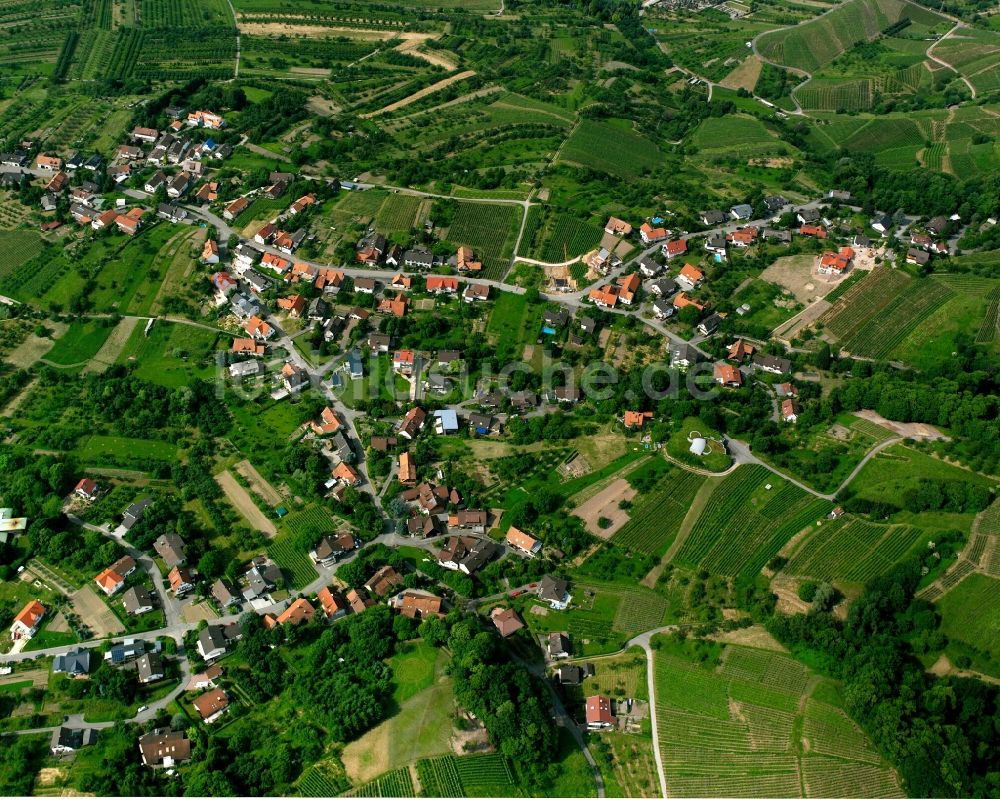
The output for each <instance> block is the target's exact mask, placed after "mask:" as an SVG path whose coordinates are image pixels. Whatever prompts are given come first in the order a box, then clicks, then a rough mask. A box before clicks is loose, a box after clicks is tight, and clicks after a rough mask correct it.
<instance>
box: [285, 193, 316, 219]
mask: <svg viewBox="0 0 1000 799" xmlns="http://www.w3.org/2000/svg"><path fill="white" fill-rule="evenodd" d="M315 203H316V195H315V194H303V195H302V196H301V197H299V199H297V200H296V201H295V202H293V203H292V204H291V205H290V206H288V213H290V214H291V215H292V216H295V215H296V214H301V213H302V212H303V211H305V210H306V208H308V207H309V206H310V205H314V204H315Z"/></svg>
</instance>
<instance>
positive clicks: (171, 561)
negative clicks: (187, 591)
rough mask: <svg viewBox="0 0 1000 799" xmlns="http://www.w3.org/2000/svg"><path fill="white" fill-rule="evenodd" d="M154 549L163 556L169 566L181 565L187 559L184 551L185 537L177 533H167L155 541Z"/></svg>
mask: <svg viewBox="0 0 1000 799" xmlns="http://www.w3.org/2000/svg"><path fill="white" fill-rule="evenodd" d="M153 549H155V550H156V554H157V555H159V556H160V557H161V558H163V562H164V563H165V564H166V565H167V568H169V569H172V568H173V567H174V566H180V565H181V564H183V563H184V562H185V561H186V560H187V555H186V554H185V552H184V539H182V538H181V537H180V536H179V535H177V534H176V533H166V534H164V535H161V536H160V537H159V538H157V539H156V541H154V542H153Z"/></svg>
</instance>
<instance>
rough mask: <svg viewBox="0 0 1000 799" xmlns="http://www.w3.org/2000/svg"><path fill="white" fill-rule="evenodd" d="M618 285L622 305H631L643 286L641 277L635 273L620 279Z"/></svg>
mask: <svg viewBox="0 0 1000 799" xmlns="http://www.w3.org/2000/svg"><path fill="white" fill-rule="evenodd" d="M617 283H618V299H619V300H620V301H621V303H622V305H631V304H632V301H633V300H634V299H635V295H636V293H637V292H638V291H639V287H640V286H641V285H642V281H641V280H640V279H639V275H637V274H636V273H635V272H633V273H632V274H631V275H625V276H624V277H620V278H618V280H617Z"/></svg>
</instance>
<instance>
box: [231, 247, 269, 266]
mask: <svg viewBox="0 0 1000 799" xmlns="http://www.w3.org/2000/svg"><path fill="white" fill-rule="evenodd" d="M263 255H264V252H263V250H258V249H257V248H256V247H254V246H253V245H252V244H250V242H247V241H241V242H240V243H239V244H237V245H236V249H234V250H233V260H234V266H235V267H236V271H237V272H245V271H246V270H247V269H249V268H250V267H251V266H253V265H254V264H255V263H257V262H258V261H260V259H261V257H262V256H263Z"/></svg>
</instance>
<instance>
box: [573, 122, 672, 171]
mask: <svg viewBox="0 0 1000 799" xmlns="http://www.w3.org/2000/svg"><path fill="white" fill-rule="evenodd" d="M560 160H565V161H572V162H573V163H577V164H580V165H581V166H585V167H591V168H593V169H597V170H600V171H601V172H607V173H609V174H612V175H620V176H621V177H638V176H639V175H640V174H641V173H642V171H643V170H644V169H652V168H654V167H656V166H659V165H660V164H662V163H663V154H662V153H661V152H660V150H659V148H658V147H657V146H656V144H654V143H653V142H651V141H650V140H649V139H645V138H642V137H641V136H638V135H636V134H635V133H632V132H630V131H627V130H622V129H621V128H616V127H612V126H611V125H608V124H606V123H604V122H598V121H596V120H591V119H584V120H581V122H580V124H579V125H578V126H577V128H576V130H574V131H573V133H572V135H571V136H570V137H569V138H568V139H567V140H566V143H565V145H564V146H563V149H562V153H561V154H560Z"/></svg>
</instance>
